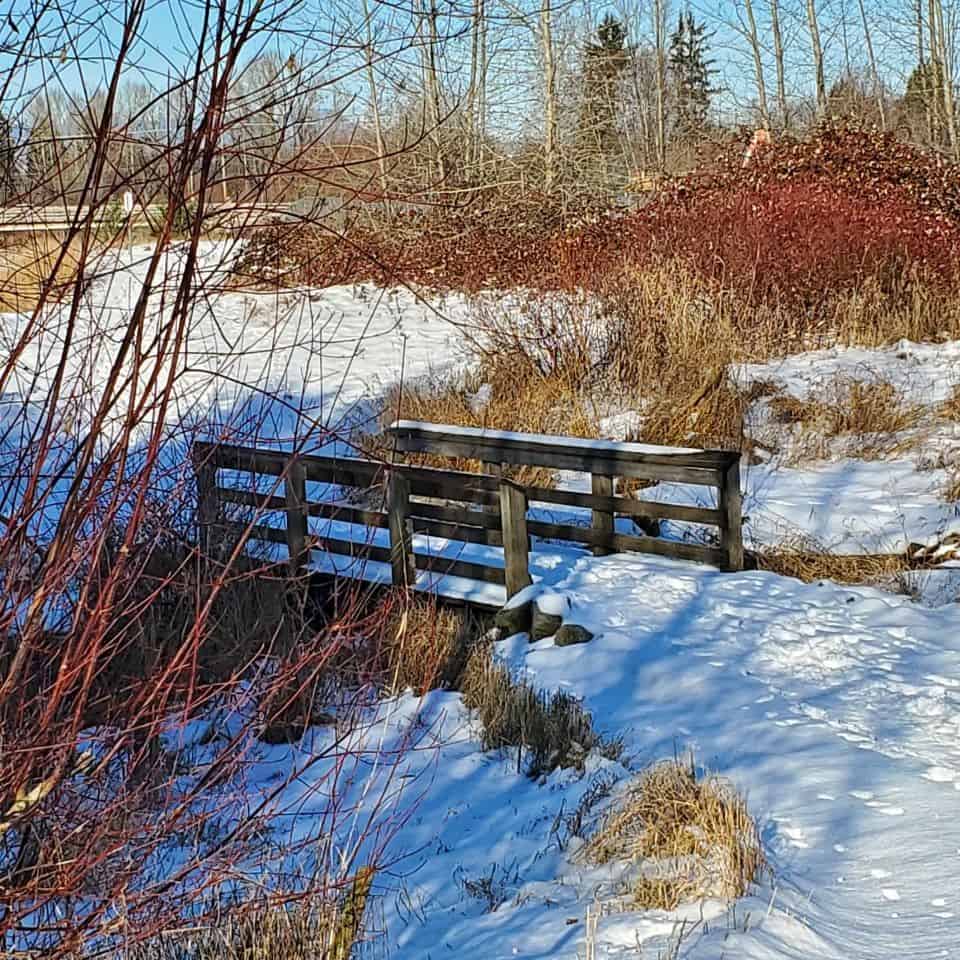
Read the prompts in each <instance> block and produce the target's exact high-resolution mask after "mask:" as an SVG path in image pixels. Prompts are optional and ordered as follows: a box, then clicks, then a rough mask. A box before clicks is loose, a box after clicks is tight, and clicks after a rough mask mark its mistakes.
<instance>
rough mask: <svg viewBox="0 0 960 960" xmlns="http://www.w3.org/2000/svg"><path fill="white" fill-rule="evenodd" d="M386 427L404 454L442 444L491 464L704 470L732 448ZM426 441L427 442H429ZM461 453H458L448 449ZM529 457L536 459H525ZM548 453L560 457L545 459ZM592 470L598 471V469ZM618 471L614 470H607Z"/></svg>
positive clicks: (720, 466)
mask: <svg viewBox="0 0 960 960" xmlns="http://www.w3.org/2000/svg"><path fill="white" fill-rule="evenodd" d="M388 432H389V433H390V435H391V436H392V437H393V438H394V439H395V441H396V443H397V449H399V450H403V451H405V452H408V453H415V452H435V453H441V454H442V453H444V450H443V447H444V446H448V448H450V447H456V448H457V450H458V451H462V450H464V449H470V450H473V451H475V452H474V453H472V454H470V456H472V457H473V458H475V459H479V460H482V461H485V462H491V463H498V462H499V463H520V464H533V465H537V466H547V467H549V466H557V467H558V468H561V469H565V466H564V464H565V463H566V462H567V461H568V460H569V458H571V457H572V458H574V459H576V460H578V461H579V462H583V463H587V462H601V461H607V462H612V463H624V464H630V465H632V466H645V467H657V466H659V467H668V468H669V467H677V466H680V467H690V468H698V469H704V470H708V471H720V470H724V469H726V468H727V467H728V466H729V464H730V462H731V458H732V457H735V456H736V454H735V453H733V454H732V453H730V452H729V451H726V450H690V451H687V450H676V451H674V450H668V449H664V450H663V452H654V451H649V450H647V449H642V448H643V447H644V445H641V444H630V443H620V442H617V441H605V440H582V439H578V438H574V437H565V436H544V435H537V434H515V433H509V432H504V431H496V430H483V429H479V428H460V427H458V428H451V427H449V426H447V425H445V424H429V423H416V422H412V421H399V422H398V423H395V424H394V425H393V426H392V427H390V428H389V430H388ZM431 445H432V447H431ZM451 455H456V456H463V455H464V454H463V453H459V452H458V453H456V454H451ZM529 457H535V458H536V459H528V458H529ZM551 457H557V458H560V459H558V460H556V461H555V462H549V460H550V458H551ZM595 472H600V471H599V470H597V471H595ZM612 472H613V473H614V474H615V475H616V476H622V475H623V474H621V473H620V471H619V470H616V471H612Z"/></svg>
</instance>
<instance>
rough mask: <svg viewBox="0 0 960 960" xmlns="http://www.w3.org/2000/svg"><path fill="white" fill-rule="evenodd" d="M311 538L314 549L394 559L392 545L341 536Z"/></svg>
mask: <svg viewBox="0 0 960 960" xmlns="http://www.w3.org/2000/svg"><path fill="white" fill-rule="evenodd" d="M311 539H312V544H313V547H312V548H313V549H314V550H324V551H326V552H327V553H336V554H338V555H340V556H345V557H353V558H354V559H356V560H375V561H377V562H378V563H391V562H392V559H393V551H392V550H391V549H390V547H381V546H380V545H379V544H376V543H361V542H360V541H358V540H344V539H342V538H340V537H318V536H313V537H312V538H311ZM411 582H412V581H411Z"/></svg>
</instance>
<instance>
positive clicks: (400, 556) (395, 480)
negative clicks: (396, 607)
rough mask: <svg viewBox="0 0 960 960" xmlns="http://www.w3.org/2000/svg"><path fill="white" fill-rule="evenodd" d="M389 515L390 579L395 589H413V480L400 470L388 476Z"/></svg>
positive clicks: (414, 572)
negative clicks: (411, 532)
mask: <svg viewBox="0 0 960 960" xmlns="http://www.w3.org/2000/svg"><path fill="white" fill-rule="evenodd" d="M387 513H388V515H389V517H388V523H389V528H390V566H391V568H392V574H391V579H392V581H393V585H394V586H395V587H411V586H413V584H414V582H415V580H416V571H415V569H414V566H413V543H412V541H411V536H410V524H409V522H408V520H409V517H410V481H409V480H408V479H407V478H406V477H405V476H404V475H403V474H402V473H400V472H399V471H397V470H391V471H390V473H389V475H388V476H387Z"/></svg>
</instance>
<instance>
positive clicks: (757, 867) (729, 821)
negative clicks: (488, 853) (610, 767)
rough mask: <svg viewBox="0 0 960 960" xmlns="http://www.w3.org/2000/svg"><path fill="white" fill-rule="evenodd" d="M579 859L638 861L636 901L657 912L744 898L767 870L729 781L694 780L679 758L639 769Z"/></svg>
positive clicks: (744, 807) (742, 804)
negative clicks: (711, 900)
mask: <svg viewBox="0 0 960 960" xmlns="http://www.w3.org/2000/svg"><path fill="white" fill-rule="evenodd" d="M578 856H579V857H580V858H582V859H583V860H585V861H587V862H591V863H594V864H607V863H612V862H614V861H629V862H631V863H633V864H635V865H636V867H637V875H636V877H635V879H634V880H633V881H632V889H631V893H632V898H633V901H634V903H635V904H636V905H637V906H640V907H644V908H648V909H660V910H673V909H675V908H676V907H677V906H678V905H679V904H681V903H683V902H687V901H695V900H701V899H705V898H718V899H723V900H733V899H736V898H737V897H741V896H743V895H744V894H745V893H746V892H747V890H748V889H749V887H750V884H751V883H753V882H754V881H756V880H757V879H758V877H759V874H760V873H761V871H762V870H763V868H764V857H763V852H762V848H761V845H760V836H759V832H758V830H757V826H756V824H755V823H754V821H753V819H752V818H751V816H750V813H749V811H748V810H747V805H746V803H745V801H744V800H743V798H742V797H741V796H740V795H739V794H738V793H737V792H736V790H734V788H733V787H732V786H731V785H730V784H729V783H727V782H726V781H724V780H721V779H719V778H717V777H704V778H698V777H697V775H696V772H695V771H694V770H693V769H692V767H691V766H686V765H684V764H682V763H680V762H679V761H678V760H670V761H665V762H663V763H658V764H655V765H654V766H651V767H649V768H648V769H647V770H646V771H644V772H643V773H642V774H641V775H640V776H639V777H638V778H637V780H636V781H635V783H633V784H632V785H631V786H630V787H629V789H628V790H627V791H626V793H625V795H624V797H623V798H622V800H620V802H618V803H617V804H616V806H615V807H614V809H613V810H612V811H611V812H610V813H609V814H608V816H607V818H606V820H605V821H604V822H603V823H602V824H601V826H600V828H599V829H598V830H597V831H596V832H595V833H594V834H593V836H592V837H590V838H589V839H588V840H587V842H586V844H585V845H584V846H583V847H582V848H581V849H580V851H579V852H578Z"/></svg>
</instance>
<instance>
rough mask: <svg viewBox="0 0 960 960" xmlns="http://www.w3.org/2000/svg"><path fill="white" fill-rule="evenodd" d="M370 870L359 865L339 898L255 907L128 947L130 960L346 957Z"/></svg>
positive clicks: (355, 940) (357, 936) (358, 934)
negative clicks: (210, 922)
mask: <svg viewBox="0 0 960 960" xmlns="http://www.w3.org/2000/svg"><path fill="white" fill-rule="evenodd" d="M372 882H373V870H372V869H370V868H369V867H362V868H361V869H360V870H358V871H357V874H356V877H355V878H354V880H353V882H352V883H351V884H350V886H349V887H348V888H347V891H346V893H345V894H344V895H343V896H342V897H341V898H340V900H339V902H336V901H333V900H321V899H319V898H315V899H313V900H308V901H307V902H304V903H293V904H285V905H279V906H274V907H266V908H263V907H258V908H257V909H255V910H250V911H249V912H241V913H238V914H236V915H234V916H231V917H229V918H228V919H226V920H224V921H223V922H222V923H219V924H217V925H216V926H210V927H200V928H194V929H188V930H186V931H185V932H183V933H182V934H173V935H169V936H163V937H157V938H156V939H153V940H149V941H147V942H145V943H143V944H139V945H137V946H135V947H133V948H132V950H131V951H130V954H129V957H130V960H277V958H282V960H350V957H351V955H352V952H353V950H354V949H355V946H356V945H357V944H359V943H360V942H361V941H362V940H363V937H364V914H365V912H366V909H367V902H368V900H369V897H370V888H371V885H372Z"/></svg>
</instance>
